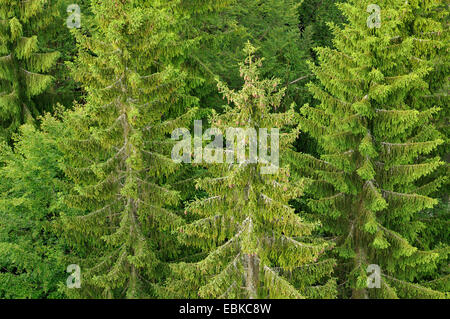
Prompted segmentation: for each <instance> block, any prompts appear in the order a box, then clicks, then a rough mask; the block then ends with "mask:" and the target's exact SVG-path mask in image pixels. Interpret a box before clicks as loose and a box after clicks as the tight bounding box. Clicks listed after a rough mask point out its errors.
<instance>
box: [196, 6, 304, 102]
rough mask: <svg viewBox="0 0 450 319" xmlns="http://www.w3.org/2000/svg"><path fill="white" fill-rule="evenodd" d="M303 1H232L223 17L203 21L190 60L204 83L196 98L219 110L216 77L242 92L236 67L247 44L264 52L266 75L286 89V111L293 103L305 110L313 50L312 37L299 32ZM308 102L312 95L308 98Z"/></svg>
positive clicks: (206, 18) (203, 19)
mask: <svg viewBox="0 0 450 319" xmlns="http://www.w3.org/2000/svg"><path fill="white" fill-rule="evenodd" d="M302 2H303V0H247V1H234V2H233V3H232V4H231V5H229V6H225V7H224V8H223V9H222V10H221V11H220V12H219V13H213V14H210V15H206V16H204V17H201V18H200V19H197V20H198V25H199V26H198V27H197V29H199V30H200V34H201V35H202V38H203V39H202V43H201V45H200V46H199V47H198V49H197V51H196V52H195V54H194V55H193V56H192V58H193V59H194V61H193V63H194V64H195V65H197V66H198V67H199V69H200V72H201V74H203V75H204V77H205V78H206V82H205V85H204V86H203V87H202V89H201V90H199V91H198V96H199V97H201V98H202V101H203V102H204V104H206V105H207V106H211V105H212V106H215V105H220V104H219V102H220V96H218V94H217V91H216V82H215V77H216V76H219V77H220V78H221V79H222V80H224V81H226V82H227V83H228V85H229V86H230V88H232V89H238V88H239V87H240V85H241V78H240V77H239V72H238V70H236V68H235V65H236V64H237V63H239V61H242V60H243V59H244V58H245V56H244V55H243V53H242V50H241V49H240V48H242V47H243V46H244V45H245V43H246V42H247V41H248V40H249V41H251V42H252V43H254V44H255V45H256V46H258V47H259V48H260V51H261V54H262V55H263V56H264V57H265V58H266V62H265V64H264V66H263V68H262V69H261V74H262V75H263V76H267V77H270V76H275V77H277V78H279V79H280V81H281V83H280V85H283V86H286V87H287V91H286V97H285V99H284V101H283V105H282V106H281V107H282V108H285V107H286V109H288V108H289V105H290V104H291V103H292V101H295V102H296V103H297V104H298V105H302V104H304V103H306V102H308V100H306V99H305V95H306V94H307V90H304V86H303V85H302V84H305V83H307V81H308V80H309V78H310V75H311V74H310V71H309V69H308V66H307V64H306V60H307V59H308V58H309V57H310V49H311V47H312V41H311V37H310V36H311V32H309V31H306V32H304V36H303V37H302V34H301V31H300V29H299V26H298V25H299V12H298V10H299V6H300V5H301V3H302ZM308 97H309V95H308Z"/></svg>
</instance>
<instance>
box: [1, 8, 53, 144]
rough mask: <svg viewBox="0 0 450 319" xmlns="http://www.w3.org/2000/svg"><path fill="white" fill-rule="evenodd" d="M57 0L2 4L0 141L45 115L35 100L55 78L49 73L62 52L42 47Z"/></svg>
mask: <svg viewBox="0 0 450 319" xmlns="http://www.w3.org/2000/svg"><path fill="white" fill-rule="evenodd" d="M56 4H57V1H49V0H34V1H22V0H2V1H1V2H0V138H1V139H5V138H6V139H7V140H9V139H10V138H11V134H12V133H13V132H14V131H16V130H17V128H18V127H19V126H20V124H22V123H24V122H27V121H28V122H29V121H31V122H32V121H33V119H35V118H36V117H37V116H38V115H39V114H41V113H42V111H43V110H42V107H41V105H40V104H39V103H38V102H36V100H35V99H36V97H37V96H39V95H40V94H41V93H43V92H44V91H45V90H47V89H48V88H49V86H50V84H51V83H52V81H53V77H52V76H51V75H49V74H47V72H48V71H49V70H50V69H51V68H52V67H53V66H54V65H55V63H56V61H57V59H58V58H59V56H60V53H59V52H58V51H56V50H54V49H49V48H44V47H42V36H41V35H42V34H44V33H45V31H46V29H47V28H48V27H49V25H50V24H51V23H52V21H54V18H55V16H56V15H57V14H58V11H57V9H56Z"/></svg>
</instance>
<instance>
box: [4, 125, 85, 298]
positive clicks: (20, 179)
mask: <svg viewBox="0 0 450 319" xmlns="http://www.w3.org/2000/svg"><path fill="white" fill-rule="evenodd" d="M41 128H42V129H41V130H38V129H36V128H35V127H34V126H33V125H31V124H26V125H23V126H22V127H21V128H20V135H18V136H17V138H16V142H15V143H14V149H12V148H11V147H10V146H9V145H7V144H6V143H5V142H3V143H2V144H0V269H1V271H0V298H2V299H4V298H6V299H11V298H13V299H17V298H20V299H22V298H33V299H36V298H37V299H43V298H50V299H54V298H62V297H64V294H63V293H62V292H61V291H59V289H58V288H59V286H60V284H62V283H65V282H66V278H67V276H68V274H67V273H66V272H65V270H66V267H67V265H68V264H67V263H64V261H63V251H64V249H65V248H66V247H67V246H66V244H65V243H64V241H63V240H61V238H58V236H57V233H56V232H54V230H55V229H54V228H53V227H52V222H53V221H55V220H57V218H58V216H59V215H60V213H61V212H65V214H66V215H67V216H70V215H74V214H76V213H77V212H76V211H74V210H73V209H70V208H69V207H68V206H67V205H65V204H64V203H63V201H62V198H63V196H64V195H65V194H67V193H68V189H69V188H68V187H67V184H66V183H67V180H66V179H65V178H64V177H63V176H64V174H63V172H62V170H61V168H60V167H59V161H60V160H61V158H62V152H61V151H60V150H59V142H61V141H63V138H62V137H63V136H64V135H65V133H64V132H65V128H64V126H63V124H62V123H61V122H59V121H56V120H55V119H54V118H51V117H46V119H44V120H43V122H42V126H41Z"/></svg>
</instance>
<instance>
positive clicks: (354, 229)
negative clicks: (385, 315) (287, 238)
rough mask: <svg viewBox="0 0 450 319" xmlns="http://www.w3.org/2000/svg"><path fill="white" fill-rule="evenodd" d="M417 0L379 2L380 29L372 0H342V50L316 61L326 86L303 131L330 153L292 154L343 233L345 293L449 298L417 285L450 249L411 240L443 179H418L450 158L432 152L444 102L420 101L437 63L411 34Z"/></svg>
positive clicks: (317, 208) (320, 208)
mask: <svg viewBox="0 0 450 319" xmlns="http://www.w3.org/2000/svg"><path fill="white" fill-rule="evenodd" d="M411 2H414V3H415V1H403V0H398V1H397V0H396V1H377V4H378V6H379V7H381V27H379V28H377V27H374V28H369V27H368V24H367V18H368V16H369V15H370V13H367V14H366V10H367V8H368V6H369V5H370V4H371V3H372V1H360V0H357V1H356V0H351V1H348V3H345V4H342V5H340V7H341V9H342V11H343V13H344V14H345V16H346V17H347V19H348V21H349V22H348V24H346V25H345V26H344V27H343V28H338V27H336V26H332V29H333V32H334V35H335V40H334V45H335V47H336V49H329V48H318V49H317V53H318V56H319V66H312V69H313V72H314V74H315V75H316V76H317V78H318V79H319V80H320V82H321V86H318V85H314V84H311V85H310V86H309V88H310V90H311V92H312V93H313V94H314V95H315V97H316V98H317V99H318V100H320V102H321V103H320V105H318V107H317V108H311V107H308V106H304V107H303V108H302V119H301V129H302V130H304V131H306V132H308V133H309V134H310V135H311V136H313V137H314V138H315V139H317V141H318V143H319V145H320V146H321V148H322V149H323V154H322V155H321V157H320V158H314V157H312V156H310V155H307V154H299V155H298V154H297V155H295V154H294V155H293V158H295V161H294V162H296V164H297V166H298V168H300V171H301V172H302V174H304V175H307V176H310V177H311V178H313V179H315V182H313V183H311V184H310V187H309V188H308V189H307V192H308V193H309V194H310V195H311V196H312V197H313V199H311V200H310V201H309V206H310V208H311V209H312V210H313V211H314V212H316V213H318V215H319V216H320V218H321V220H322V221H323V224H324V226H325V229H326V230H327V231H328V232H329V233H330V234H332V235H333V236H337V248H336V249H335V252H336V253H337V256H338V258H339V263H338V268H337V270H338V274H339V275H340V281H341V283H342V287H343V288H344V290H343V297H346V296H349V295H351V296H352V297H353V298H368V297H370V298H372V297H373V298H386V297H388V298H397V297H400V298H411V297H416V298H417V297H419V298H441V297H444V294H443V293H441V292H438V291H434V290H432V289H430V288H428V287H424V286H421V285H418V284H416V283H417V278H418V276H420V274H421V273H423V272H428V271H430V270H431V269H434V268H435V267H436V262H437V261H438V260H439V258H441V257H442V256H443V255H445V254H447V253H448V251H447V250H445V249H441V250H434V251H420V250H418V249H417V248H416V247H414V246H413V243H414V242H415V240H416V239H417V234H418V232H419V231H420V230H421V229H422V227H423V224H421V223H420V222H417V221H415V220H414V216H415V215H416V214H417V213H418V212H420V211H422V210H424V209H427V208H431V207H433V206H434V205H436V203H437V200H436V199H434V198H431V197H429V194H431V193H432V192H433V191H435V190H436V189H437V187H439V185H440V184H441V183H442V180H441V179H434V180H433V179H432V180H430V181H428V183H426V184H420V185H418V184H417V183H416V182H417V180H418V179H419V178H421V177H424V176H427V175H429V174H430V173H432V172H433V171H434V170H436V168H438V167H439V166H440V165H442V162H441V160H440V158H439V157H433V158H429V157H424V155H426V154H429V153H430V152H432V151H433V150H435V149H436V147H437V146H438V145H440V144H442V143H443V140H442V137H441V134H440V133H439V131H438V130H437V129H436V128H435V127H434V126H433V124H432V117H433V115H435V114H436V113H437V112H438V109H437V108H427V109H422V110H417V109H416V105H415V102H416V101H417V100H418V99H420V98H421V96H422V95H423V94H424V93H426V91H427V89H428V85H427V83H426V81H425V79H426V76H427V74H428V73H429V72H430V70H431V63H430V62H429V61H427V60H426V59H424V58H422V59H418V58H417V57H416V56H415V55H414V52H415V51H414V50H415V48H416V46H415V43H416V41H418V39H417V37H418V35H417V34H416V35H415V36H411V35H408V34H407V32H405V17H406V16H407V15H408V13H410V12H411V10H412V6H413V5H414V3H413V4H411ZM431 2H432V1H431ZM427 3H428V2H427ZM369 25H370V23H369ZM399 35H401V36H400V37H399ZM419 41H420V39H419ZM371 264H374V265H377V266H379V267H380V270H381V274H380V276H381V278H380V282H379V284H380V286H379V288H373V289H368V280H367V279H369V282H372V283H373V284H375V285H377V283H378V281H377V280H375V281H373V279H374V278H375V279H376V276H377V274H376V273H375V274H372V275H373V276H371V277H370V278H368V276H369V275H370V273H368V272H367V269H368V266H369V265H371ZM372 267H375V268H372ZM372 267H371V268H372V270H371V271H373V270H374V269H376V266H372ZM369 269H370V268H369ZM369 286H370V285H369Z"/></svg>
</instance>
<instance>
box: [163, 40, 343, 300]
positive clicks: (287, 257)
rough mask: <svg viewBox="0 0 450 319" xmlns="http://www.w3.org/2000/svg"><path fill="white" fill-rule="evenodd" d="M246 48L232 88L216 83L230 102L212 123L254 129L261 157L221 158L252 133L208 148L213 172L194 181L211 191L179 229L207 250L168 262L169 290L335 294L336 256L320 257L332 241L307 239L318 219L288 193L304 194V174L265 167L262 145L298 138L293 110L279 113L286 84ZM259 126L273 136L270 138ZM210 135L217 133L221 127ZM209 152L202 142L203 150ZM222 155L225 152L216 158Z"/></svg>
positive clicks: (204, 294)
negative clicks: (301, 210) (238, 85)
mask: <svg viewBox="0 0 450 319" xmlns="http://www.w3.org/2000/svg"><path fill="white" fill-rule="evenodd" d="M244 52H245V55H246V56H247V57H246V59H245V63H242V64H241V65H240V66H241V67H240V72H241V77H242V78H243V79H244V85H243V87H242V89H241V90H239V91H237V92H235V91H234V90H230V89H229V88H228V87H227V85H225V84H224V83H222V82H219V84H218V87H219V91H220V92H221V93H222V94H223V95H224V98H225V97H226V99H227V100H228V102H229V103H230V104H229V105H227V106H225V110H224V113H223V114H222V115H217V114H214V115H213V117H212V120H211V122H212V123H211V124H212V126H213V127H214V128H218V129H220V131H221V132H224V133H225V132H226V131H227V129H229V128H239V129H254V130H255V131H256V132H257V134H258V135H259V161H258V162H256V161H254V160H253V161H252V159H254V158H251V157H250V156H248V157H247V158H246V159H245V161H242V162H238V163H235V162H234V163H230V162H229V161H228V160H225V158H227V157H228V156H229V155H232V156H234V151H235V149H234V148H233V150H231V149H230V148H228V146H231V145H243V144H242V143H245V145H246V153H247V152H249V148H251V147H252V145H253V146H255V143H256V136H255V135H252V134H251V133H249V135H246V134H238V135H237V136H230V134H229V133H226V134H225V135H226V139H227V143H228V141H230V142H231V144H229V145H227V148H228V149H226V150H225V151H224V152H223V153H222V151H220V150H221V149H220V148H218V149H216V150H215V151H213V152H215V153H214V155H212V157H213V158H217V159H218V161H219V163H217V162H216V163H215V164H214V163H211V164H210V165H209V166H208V169H209V172H210V177H206V178H203V179H201V180H199V181H198V184H197V187H199V188H201V189H203V190H204V191H206V192H207V194H208V197H206V198H200V199H197V200H195V201H194V202H192V203H190V205H189V206H188V207H187V209H186V212H185V213H186V214H193V215H195V216H196V217H197V220H195V221H194V222H192V223H190V224H187V225H184V226H182V227H180V228H179V229H178V236H179V239H180V240H181V241H182V242H183V243H184V244H185V245H188V246H193V247H197V248H198V249H200V251H203V252H205V253H206V254H207V256H206V258H204V259H202V260H200V261H198V262H193V263H186V262H182V263H177V264H173V266H172V269H173V273H174V277H173V278H171V280H169V282H168V284H167V290H168V291H169V295H170V296H172V297H173V296H176V297H190V298H198V297H200V298H307V297H315V298H333V297H334V296H335V294H336V286H335V281H334V280H333V279H330V273H331V271H332V269H333V266H334V260H332V259H326V260H320V261H319V260H318V258H319V256H320V255H321V254H322V253H323V252H324V250H325V249H326V248H327V247H329V243H327V242H326V241H324V240H321V239H313V238H311V236H310V235H311V234H312V231H313V230H314V228H315V226H316V225H315V224H312V223H308V222H307V221H305V220H303V219H302V218H301V217H300V216H299V215H297V214H296V213H295V212H294V209H293V208H292V207H290V206H289V200H290V199H292V198H296V197H298V196H301V194H302V191H303V187H304V181H299V182H297V183H291V182H290V178H289V175H290V174H289V167H287V166H281V167H279V168H278V169H277V170H275V171H274V172H273V174H265V172H264V168H265V167H266V166H267V165H268V164H267V163H266V164H264V163H263V162H261V158H262V157H264V154H265V153H264V151H265V146H266V147H267V148H268V149H269V150H270V153H271V156H272V155H273V154H274V152H276V150H277V149H278V147H279V150H280V153H283V151H285V150H286V149H288V148H289V147H290V145H291V143H292V142H293V141H294V140H295V139H296V137H297V135H298V130H297V129H292V127H294V126H295V114H294V110H293V108H291V109H290V110H289V111H288V112H285V113H277V112H276V110H277V108H279V107H280V103H281V101H282V98H283V96H284V94H285V91H286V89H285V88H283V89H278V86H279V85H280V81H279V80H278V79H272V80H268V79H261V78H260V68H261V66H262V59H256V58H255V56H254V52H255V49H254V48H253V47H252V46H251V45H250V44H247V46H246V47H245V50H244ZM231 103H232V104H231ZM278 128H279V129H280V132H279V145H278V146H277V142H276V140H278V135H273V134H274V133H273V132H274V130H277V129H278ZM260 129H262V130H264V129H267V132H268V133H269V135H270V136H271V137H270V142H267V144H264V142H262V140H265V138H264V137H263V138H262V140H261V136H264V133H262V131H261V130H260ZM258 132H259V133H258ZM214 134H215V136H216V139H220V138H222V135H221V133H220V132H219V131H216V132H215V133H213V135H214ZM227 134H228V135H227ZM235 137H236V139H235ZM251 139H254V140H252V141H251V143H252V144H251V145H250V144H249V140H251ZM210 151H211V150H208V148H205V154H206V152H210ZM222 155H224V156H225V158H223V159H222V160H220V158H221V156H222ZM216 156H217V157H216Z"/></svg>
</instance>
